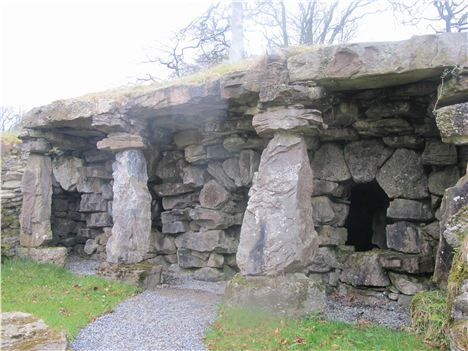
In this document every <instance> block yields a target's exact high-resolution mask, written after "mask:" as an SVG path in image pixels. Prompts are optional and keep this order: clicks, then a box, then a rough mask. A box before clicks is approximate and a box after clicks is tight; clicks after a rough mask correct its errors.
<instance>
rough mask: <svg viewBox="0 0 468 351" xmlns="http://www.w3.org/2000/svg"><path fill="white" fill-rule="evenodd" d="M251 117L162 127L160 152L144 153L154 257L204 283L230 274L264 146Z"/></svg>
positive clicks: (156, 260) (158, 148) (161, 262)
mask: <svg viewBox="0 0 468 351" xmlns="http://www.w3.org/2000/svg"><path fill="white" fill-rule="evenodd" d="M250 119H251V116H250V118H249V116H246V117H244V118H237V119H236V118H233V119H227V120H225V121H220V122H218V124H217V125H213V124H211V125H205V126H203V128H199V129H189V130H182V131H175V132H172V133H171V132H168V134H169V139H170V140H169V141H168V142H167V144H165V145H159V146H156V147H155V148H156V149H157V150H159V152H158V153H155V152H152V150H148V152H147V159H148V168H149V170H148V176H149V183H148V184H149V189H150V191H151V194H152V234H153V239H154V253H155V254H156V255H157V256H156V257H155V258H153V259H152V260H153V262H155V263H159V264H163V265H165V266H168V265H170V264H176V265H178V266H179V267H180V268H182V269H184V270H187V271H191V272H192V274H193V275H194V276H195V277H196V278H198V279H202V280H222V279H227V278H229V277H230V276H232V275H233V274H234V273H235V270H236V269H237V266H236V259H235V254H236V251H237V246H238V242H239V232H240V225H241V223H242V216H243V214H244V211H245V207H246V205H247V193H248V189H249V187H250V185H251V182H252V178H253V175H254V172H255V171H256V170H257V169H258V164H259V159H260V150H261V149H262V148H263V145H264V141H263V140H262V139H260V138H259V137H257V136H256V135H255V133H254V132H253V129H252V127H251V124H250V123H251V122H250ZM235 124H236V125H238V126H239V125H245V126H246V127H245V129H244V130H242V129H240V130H239V129H237V130H236V129H234V128H232V126H233V125H235ZM249 124H250V126H249ZM155 142H156V141H155Z"/></svg>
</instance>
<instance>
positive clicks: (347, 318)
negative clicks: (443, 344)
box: [324, 296, 411, 329]
mask: <svg viewBox="0 0 468 351" xmlns="http://www.w3.org/2000/svg"><path fill="white" fill-rule="evenodd" d="M324 315H325V316H326V317H327V318H329V319H333V320H338V321H342V322H346V323H353V324H355V323H363V322H364V323H365V322H371V323H375V324H380V325H383V326H386V327H388V328H391V329H402V328H404V327H407V326H409V325H410V324H411V320H410V317H409V314H408V309H407V308H404V307H402V306H400V305H399V304H398V303H396V302H386V303H382V304H379V305H368V304H360V303H357V302H353V303H350V302H347V301H346V300H345V299H343V298H341V299H340V298H338V297H334V296H328V299H327V306H326V308H325V311H324Z"/></svg>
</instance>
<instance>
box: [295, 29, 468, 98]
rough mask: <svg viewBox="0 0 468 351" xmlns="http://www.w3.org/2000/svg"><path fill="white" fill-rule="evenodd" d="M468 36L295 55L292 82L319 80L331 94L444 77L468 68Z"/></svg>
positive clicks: (351, 46)
mask: <svg viewBox="0 0 468 351" xmlns="http://www.w3.org/2000/svg"><path fill="white" fill-rule="evenodd" d="M467 52H468V34H467V33H443V34H438V35H423V36H416V37H412V38H411V39H409V40H403V41H397V42H386V43H382V42H380V43H379V42H377V43H357V44H339V45H334V46H325V47H321V48H317V49H313V50H310V51H309V52H306V53H302V54H298V55H293V56H292V57H290V58H289V59H288V69H289V76H290V81H291V82H297V81H310V80H312V81H316V82H317V83H318V84H319V85H321V86H325V87H327V88H328V89H331V90H351V89H356V88H357V89H374V88H382V87H388V86H394V85H402V84H408V83H412V82H417V81H419V80H423V79H426V78H430V77H437V78H438V77H440V75H441V73H442V72H443V70H444V68H445V67H454V66H457V65H460V66H462V67H463V66H467V65H468V55H467Z"/></svg>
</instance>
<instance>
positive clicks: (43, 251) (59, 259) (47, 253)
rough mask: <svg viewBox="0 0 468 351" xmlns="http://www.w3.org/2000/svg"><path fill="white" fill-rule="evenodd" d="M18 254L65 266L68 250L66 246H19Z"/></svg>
mask: <svg viewBox="0 0 468 351" xmlns="http://www.w3.org/2000/svg"><path fill="white" fill-rule="evenodd" d="M16 254H17V255H18V257H29V258H31V259H32V260H34V261H36V262H39V263H52V264H55V265H58V266H62V267H63V266H65V261H66V259H67V255H68V251H67V248H66V247H31V248H26V247H18V248H16Z"/></svg>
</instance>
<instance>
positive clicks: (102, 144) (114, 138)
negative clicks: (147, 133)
mask: <svg viewBox="0 0 468 351" xmlns="http://www.w3.org/2000/svg"><path fill="white" fill-rule="evenodd" d="M144 147H145V142H144V140H143V138H142V137H141V136H140V135H135V134H130V133H111V134H109V135H108V136H107V138H104V139H102V140H100V141H98V142H97V148H98V149H99V150H108V151H113V152H117V151H121V150H127V149H143V148H144Z"/></svg>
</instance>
